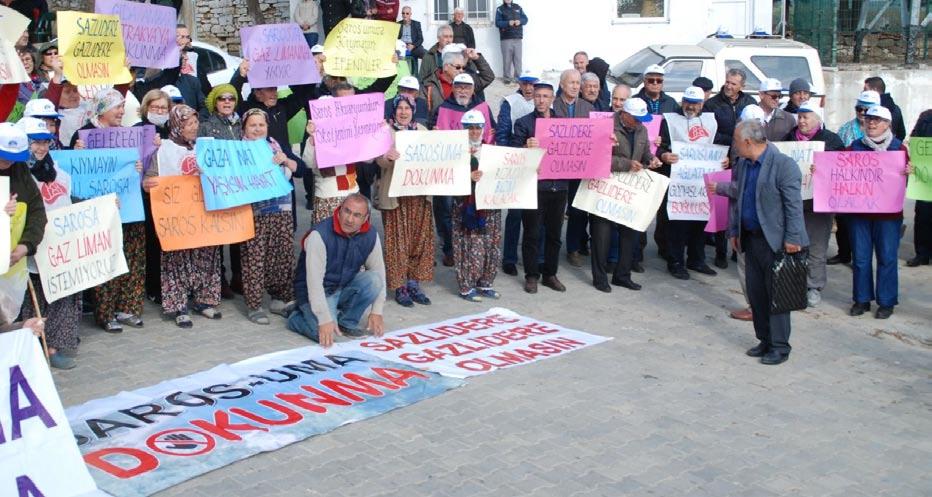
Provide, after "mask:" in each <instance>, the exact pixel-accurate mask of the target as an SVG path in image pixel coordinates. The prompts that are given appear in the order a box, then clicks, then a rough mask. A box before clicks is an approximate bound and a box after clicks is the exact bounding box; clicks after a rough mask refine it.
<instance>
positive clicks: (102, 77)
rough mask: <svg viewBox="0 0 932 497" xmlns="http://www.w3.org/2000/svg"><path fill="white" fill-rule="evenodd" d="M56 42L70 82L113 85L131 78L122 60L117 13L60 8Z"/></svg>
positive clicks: (121, 40) (120, 31) (121, 43)
mask: <svg viewBox="0 0 932 497" xmlns="http://www.w3.org/2000/svg"><path fill="white" fill-rule="evenodd" d="M58 46H59V48H61V49H63V50H61V54H62V63H63V64H64V68H63V69H64V71H65V77H66V78H68V81H70V82H71V83H74V84H76V85H77V84H90V85H94V84H108V85H113V84H120V83H128V82H129V81H131V80H132V76H131V75H130V73H129V70H128V69H127V68H126V66H125V65H124V63H123V61H124V59H125V58H126V48H125V47H124V45H123V30H122V29H121V28H120V18H119V17H117V16H114V15H105V14H89V13H87V12H73V11H64V12H59V13H58Z"/></svg>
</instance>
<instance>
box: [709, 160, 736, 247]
mask: <svg viewBox="0 0 932 497" xmlns="http://www.w3.org/2000/svg"><path fill="white" fill-rule="evenodd" d="M710 181H714V182H716V183H731V170H730V169H727V170H725V171H716V172H714V173H706V175H705V184H707V185H708V184H709V182H710ZM705 193H706V195H708V197H709V206H710V209H709V222H707V223H706V225H705V232H706V233H718V232H719V231H725V230H727V229H728V197H726V196H724V195H718V194H716V193H715V192H714V191H711V190H708V189H706V192H705Z"/></svg>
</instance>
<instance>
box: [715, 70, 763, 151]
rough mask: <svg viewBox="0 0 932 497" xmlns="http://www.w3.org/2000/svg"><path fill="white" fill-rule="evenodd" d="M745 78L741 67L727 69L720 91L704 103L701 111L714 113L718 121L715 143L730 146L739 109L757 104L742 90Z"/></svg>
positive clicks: (739, 112)
mask: <svg viewBox="0 0 932 497" xmlns="http://www.w3.org/2000/svg"><path fill="white" fill-rule="evenodd" d="M747 80H748V76H747V74H746V73H745V72H744V71H742V70H741V69H736V68H732V69H729V70H728V72H727V73H725V84H724V85H722V89H721V91H719V92H718V95H715V96H714V97H712V98H710V99H708V100H707V101H706V103H705V108H704V109H703V111H704V112H712V113H714V114H715V121H716V122H718V130H717V131H716V132H715V140H714V142H713V143H715V144H716V145H725V146H726V147H730V146H731V141H732V139H733V138H734V134H735V125H736V124H737V123H738V116H740V115H741V111H742V110H744V108H745V107H747V106H748V105H751V104H757V101H756V100H754V97H752V96H750V95H748V94H747V93H744V91H743V90H744V83H745V82H746V81H747Z"/></svg>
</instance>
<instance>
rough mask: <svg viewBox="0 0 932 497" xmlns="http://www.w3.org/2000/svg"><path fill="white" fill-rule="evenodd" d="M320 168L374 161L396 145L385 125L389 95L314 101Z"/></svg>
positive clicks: (375, 94)
mask: <svg viewBox="0 0 932 497" xmlns="http://www.w3.org/2000/svg"><path fill="white" fill-rule="evenodd" d="M308 105H310V108H311V116H312V117H311V120H312V121H314V125H315V126H316V127H317V129H316V130H315V131H314V151H315V157H317V167H318V168H324V167H333V166H341V165H343V164H349V163H353V162H358V161H365V160H371V159H372V158H373V157H377V156H379V155H382V154H384V153H385V152H387V151H388V149H390V148H391V147H392V144H393V142H394V140H393V138H392V133H391V130H390V129H389V127H388V125H387V124H385V95H383V94H382V93H364V94H362V95H353V96H349V97H337V98H327V99H322V100H311V101H310V102H308Z"/></svg>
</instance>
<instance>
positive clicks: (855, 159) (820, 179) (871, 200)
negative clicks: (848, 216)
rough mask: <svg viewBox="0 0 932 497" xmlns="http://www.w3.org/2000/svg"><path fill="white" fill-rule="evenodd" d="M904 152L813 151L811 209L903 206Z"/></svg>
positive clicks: (874, 210) (892, 209)
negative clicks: (813, 171) (813, 170)
mask: <svg viewBox="0 0 932 497" xmlns="http://www.w3.org/2000/svg"><path fill="white" fill-rule="evenodd" d="M905 170H906V152H903V151H896V152H816V154H815V173H814V174H813V178H812V184H813V197H812V200H813V205H812V209H813V211H815V212H847V213H864V214H884V213H896V212H902V210H903V199H904V197H905V194H906V175H905V174H903V173H904V171H905Z"/></svg>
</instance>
